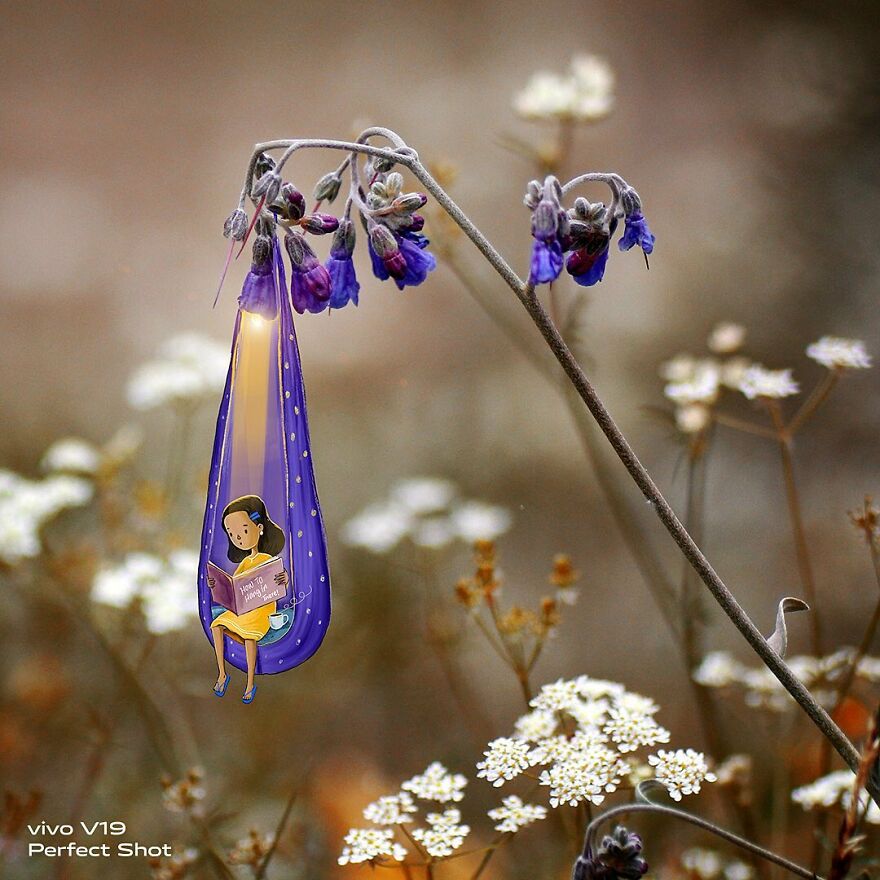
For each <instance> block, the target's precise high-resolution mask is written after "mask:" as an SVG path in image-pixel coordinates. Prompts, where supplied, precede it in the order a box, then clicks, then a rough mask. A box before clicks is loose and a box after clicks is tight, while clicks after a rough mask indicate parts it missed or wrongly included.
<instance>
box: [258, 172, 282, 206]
mask: <svg viewBox="0 0 880 880" xmlns="http://www.w3.org/2000/svg"><path fill="white" fill-rule="evenodd" d="M280 190H281V178H280V177H279V176H278V175H277V174H276V173H275V172H274V171H267V172H266V173H265V174H264V175H263V176H262V177H261V178H260V179H259V180H258V181H257V182H256V183H255V184H254V186H253V189H252V190H251V195H253V197H254V198H259V197H260V196H265V197H266V203H267V204H268V203H270V202H274V201H275V199H276V198H277V197H278V193H279V191H280Z"/></svg>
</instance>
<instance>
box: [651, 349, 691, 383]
mask: <svg viewBox="0 0 880 880" xmlns="http://www.w3.org/2000/svg"><path fill="white" fill-rule="evenodd" d="M696 364H697V359H696V358H695V357H694V356H693V355H690V354H677V355H676V356H675V357H674V358H672V360H668V361H664V362H663V363H662V364H660V370H659V372H660V378H661V379H665V380H666V381H667V382H687V381H688V379H690V377H691V376H693V374H694V368H695V367H696Z"/></svg>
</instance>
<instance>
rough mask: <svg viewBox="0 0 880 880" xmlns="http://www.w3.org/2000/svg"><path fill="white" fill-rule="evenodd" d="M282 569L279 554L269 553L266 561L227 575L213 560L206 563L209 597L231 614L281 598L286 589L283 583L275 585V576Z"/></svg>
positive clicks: (241, 612) (251, 609) (243, 611)
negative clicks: (212, 580)
mask: <svg viewBox="0 0 880 880" xmlns="http://www.w3.org/2000/svg"><path fill="white" fill-rule="evenodd" d="M283 571H284V563H283V562H282V561H281V557H280V556H273V557H272V558H271V559H270V560H268V561H267V562H263V563H262V564H260V565H258V566H256V567H255V568H251V569H248V571H243V572H242V573H241V574H227V573H226V572H225V571H223V569H222V568H218V567H217V566H216V565H214V563H213V562H209V563H208V577H209V578H214V589H213V590H211V598H212V599H213V600H214V601H215V602H216V603H217V604H218V605H222V606H223V607H224V608H228V609H229V610H230V611H233V612H234V613H235V614H245V613H246V612H248V611H253V610H254V608H259V607H260V606H261V605H268V604H269V603H270V602H276V601H277V600H278V599H283V598H284V595H285V593H286V592H287V585H286V584H276V583H275V575H277V574H280V573H281V572H283Z"/></svg>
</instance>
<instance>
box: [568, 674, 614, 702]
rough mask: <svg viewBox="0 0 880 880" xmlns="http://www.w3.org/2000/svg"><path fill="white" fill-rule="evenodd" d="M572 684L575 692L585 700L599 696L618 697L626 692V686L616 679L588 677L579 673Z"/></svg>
mask: <svg viewBox="0 0 880 880" xmlns="http://www.w3.org/2000/svg"><path fill="white" fill-rule="evenodd" d="M574 686H575V688H576V689H577V692H578V693H579V694H580V695H581V696H582V697H584V698H585V699H587V700H597V699H599V697H619V696H622V695H623V694H625V693H626V688H624V686H623V685H622V684H618V683H617V682H616V681H605V680H604V679H601V678H590V676H589V675H579V676H578V677H577V678H576V679H575V680H574Z"/></svg>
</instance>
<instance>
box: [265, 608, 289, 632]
mask: <svg viewBox="0 0 880 880" xmlns="http://www.w3.org/2000/svg"><path fill="white" fill-rule="evenodd" d="M288 623H290V612H289V611H276V612H275V613H274V614H270V615H269V626H271V627H272V629H281V627H282V626H286V625H287V624H288Z"/></svg>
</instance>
